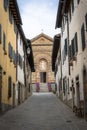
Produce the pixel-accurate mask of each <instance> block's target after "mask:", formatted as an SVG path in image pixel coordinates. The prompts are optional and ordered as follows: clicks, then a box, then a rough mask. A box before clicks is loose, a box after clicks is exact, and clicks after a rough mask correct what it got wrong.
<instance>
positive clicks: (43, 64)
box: [39, 59, 47, 72]
mask: <svg viewBox="0 0 87 130" xmlns="http://www.w3.org/2000/svg"><path fill="white" fill-rule="evenodd" d="M39 68H40V71H42V72H43V71H45V72H46V71H47V61H46V60H45V59H41V60H40V63H39Z"/></svg>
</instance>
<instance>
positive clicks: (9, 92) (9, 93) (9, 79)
mask: <svg viewBox="0 0 87 130" xmlns="http://www.w3.org/2000/svg"><path fill="white" fill-rule="evenodd" d="M11 87H12V79H11V77H8V98H10V97H11Z"/></svg>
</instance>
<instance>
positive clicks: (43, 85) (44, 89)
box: [40, 83, 48, 92]
mask: <svg viewBox="0 0 87 130" xmlns="http://www.w3.org/2000/svg"><path fill="white" fill-rule="evenodd" d="M40 92H48V85H47V83H40Z"/></svg>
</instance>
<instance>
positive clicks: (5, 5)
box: [4, 0, 9, 11]
mask: <svg viewBox="0 0 87 130" xmlns="http://www.w3.org/2000/svg"><path fill="white" fill-rule="evenodd" d="M8 5H9V0H4V9H5V11H7V8H8Z"/></svg>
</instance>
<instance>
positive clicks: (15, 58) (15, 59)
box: [13, 51, 17, 65]
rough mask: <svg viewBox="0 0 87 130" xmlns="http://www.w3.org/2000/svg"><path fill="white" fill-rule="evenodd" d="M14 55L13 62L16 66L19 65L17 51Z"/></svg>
mask: <svg viewBox="0 0 87 130" xmlns="http://www.w3.org/2000/svg"><path fill="white" fill-rule="evenodd" d="M13 53H14V58H13V61H14V65H16V64H17V55H16V53H15V51H13Z"/></svg>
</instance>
